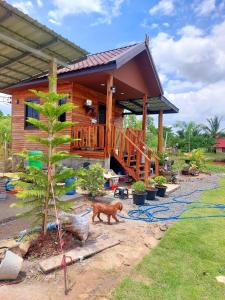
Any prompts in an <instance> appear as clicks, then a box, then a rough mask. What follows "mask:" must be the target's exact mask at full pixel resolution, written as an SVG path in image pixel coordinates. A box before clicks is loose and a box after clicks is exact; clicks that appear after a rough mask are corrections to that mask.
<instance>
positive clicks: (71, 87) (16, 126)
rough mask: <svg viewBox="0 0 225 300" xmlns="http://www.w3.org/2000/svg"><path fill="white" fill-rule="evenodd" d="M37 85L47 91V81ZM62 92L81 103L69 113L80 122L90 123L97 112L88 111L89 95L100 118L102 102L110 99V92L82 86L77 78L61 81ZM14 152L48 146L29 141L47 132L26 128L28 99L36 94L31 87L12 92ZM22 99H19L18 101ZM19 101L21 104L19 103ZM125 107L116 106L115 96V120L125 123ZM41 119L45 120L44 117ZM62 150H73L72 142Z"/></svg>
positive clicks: (70, 119) (71, 99)
mask: <svg viewBox="0 0 225 300" xmlns="http://www.w3.org/2000/svg"><path fill="white" fill-rule="evenodd" d="M30 88H34V89H37V90H42V91H47V90H48V86H47V84H40V85H38V86H37V85H36V86H34V87H29V89H30ZM57 89H58V92H59V93H67V94H69V101H73V103H74V104H75V105H76V106H78V107H77V108H75V109H73V111H71V112H68V113H67V115H66V120H67V121H73V122H78V123H79V125H80V126H82V125H90V124H91V119H92V118H93V115H88V113H87V110H86V109H85V107H84V103H85V100H86V99H91V100H92V101H93V105H94V107H95V117H96V118H97V119H98V104H99V103H103V104H105V103H106V95H104V94H101V93H98V92H96V91H94V90H91V89H89V88H87V87H84V86H81V85H79V84H77V83H75V82H72V81H71V82H69V81H67V82H65V81H64V82H58V87H57ZM11 93H12V152H13V153H14V154H15V153H18V152H20V151H22V150H25V149H27V150H44V149H43V147H41V145H39V144H36V143H33V142H30V141H27V136H28V135H31V134H32V135H33V134H37V135H39V136H43V137H44V136H45V134H44V132H42V131H41V130H37V129H36V130H34V129H32V130H31V129H24V100H25V99H26V98H27V97H32V96H34V95H33V94H32V93H31V92H30V91H29V90H28V88H20V89H15V90H13V91H12V92H11ZM18 101H19V103H18ZM17 103H18V104H17ZM122 113H123V109H121V108H119V107H116V106H115V100H114V105H113V116H112V124H115V125H117V126H120V127H122V124H123V118H122ZM41 120H44V118H43V117H41ZM62 134H68V135H70V134H71V130H70V128H69V129H66V130H64V131H63V132H62ZM60 149H61V150H70V145H69V144H65V145H63V146H61V148H60Z"/></svg>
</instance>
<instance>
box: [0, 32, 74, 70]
mask: <svg viewBox="0 0 225 300" xmlns="http://www.w3.org/2000/svg"><path fill="white" fill-rule="evenodd" d="M0 40H1V41H3V42H5V43H7V44H8V45H13V46H14V47H17V48H18V49H21V50H23V51H26V52H25V53H24V54H22V55H27V52H29V53H32V54H33V55H35V56H37V57H39V58H43V59H44V60H47V61H51V60H52V56H51V55H48V54H47V53H45V52H43V51H41V50H39V49H37V48H33V47H31V46H28V45H27V44H25V43H23V42H21V41H19V40H16V39H15V38H11V37H9V36H7V35H5V34H4V33H1V32H0ZM16 59H18V58H16ZM57 61H58V64H59V65H61V66H63V67H68V64H67V63H66V62H64V61H61V60H58V59H57Z"/></svg>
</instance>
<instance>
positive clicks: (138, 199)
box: [133, 192, 147, 205]
mask: <svg viewBox="0 0 225 300" xmlns="http://www.w3.org/2000/svg"><path fill="white" fill-rule="evenodd" d="M146 194H147V193H146V192H139V193H135V192H133V203H134V204H136V205H145V199H146Z"/></svg>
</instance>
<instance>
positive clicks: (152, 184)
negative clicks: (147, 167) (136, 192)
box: [146, 177, 155, 188]
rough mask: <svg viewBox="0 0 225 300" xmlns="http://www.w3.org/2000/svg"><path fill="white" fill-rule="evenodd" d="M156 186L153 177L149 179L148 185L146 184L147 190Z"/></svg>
mask: <svg viewBox="0 0 225 300" xmlns="http://www.w3.org/2000/svg"><path fill="white" fill-rule="evenodd" d="M154 185H155V180H154V179H153V178H151V177H149V178H148V181H147V184H146V187H147V188H153V187H154Z"/></svg>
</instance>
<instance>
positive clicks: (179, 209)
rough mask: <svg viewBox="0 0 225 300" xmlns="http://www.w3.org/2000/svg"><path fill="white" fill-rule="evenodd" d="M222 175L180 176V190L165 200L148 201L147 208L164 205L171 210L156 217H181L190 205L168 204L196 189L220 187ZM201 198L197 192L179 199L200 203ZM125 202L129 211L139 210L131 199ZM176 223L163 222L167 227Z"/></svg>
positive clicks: (154, 209) (159, 198)
mask: <svg viewBox="0 0 225 300" xmlns="http://www.w3.org/2000/svg"><path fill="white" fill-rule="evenodd" d="M220 176H221V175H219V174H214V175H211V176H209V175H205V174H201V175H199V176H198V177H188V176H180V177H179V178H178V183H179V184H180V188H179V189H178V190H176V191H175V192H173V193H172V194H171V195H169V196H166V197H164V198H161V197H158V196H157V198H156V200H155V201H146V208H147V206H149V205H151V206H154V205H161V204H162V205H163V207H162V209H165V208H166V209H167V208H169V209H168V210H167V211H165V212H161V213H157V214H155V216H156V217H165V218H168V217H171V216H179V215H181V214H182V213H183V212H184V211H185V210H186V208H187V205H188V204H184V203H182V204H181V203H172V204H168V205H167V204H166V203H168V202H171V201H172V200H173V198H174V197H176V196H177V197H178V196H180V195H186V194H189V193H191V192H193V191H194V190H196V189H200V190H202V189H210V188H214V187H215V186H217V185H218V181H219V178H220ZM200 197H201V192H196V193H194V194H192V195H190V196H183V197H178V198H177V199H179V200H181V201H199V199H200ZM124 202H125V203H126V206H128V207H129V208H128V210H129V209H131V210H132V209H138V207H137V206H136V205H134V204H131V199H130V198H129V199H127V200H124ZM142 208H143V209H145V207H143V206H142V207H141V208H140V209H142ZM159 209H161V208H159V207H156V208H153V209H152V210H151V212H155V211H157V210H159ZM121 215H124V216H128V215H127V213H126V212H125V211H124V213H123V214H122V213H121ZM140 216H141V217H143V215H140ZM173 222H174V221H171V220H166V221H164V220H163V223H166V224H167V225H171V224H172V223H173Z"/></svg>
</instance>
